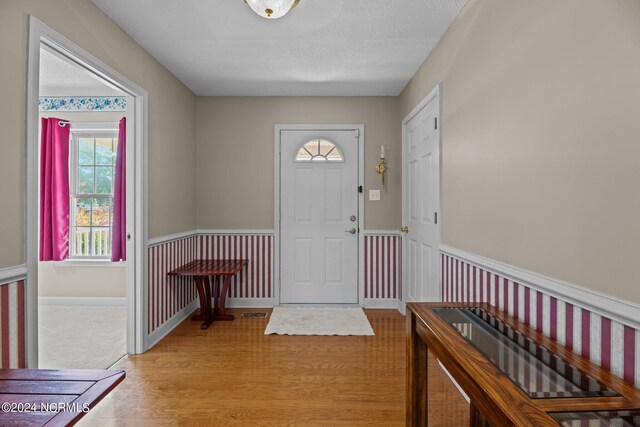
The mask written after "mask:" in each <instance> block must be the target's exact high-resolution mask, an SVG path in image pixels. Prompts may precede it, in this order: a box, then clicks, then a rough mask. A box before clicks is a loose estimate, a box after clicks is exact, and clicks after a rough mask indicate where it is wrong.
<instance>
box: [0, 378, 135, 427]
mask: <svg viewBox="0 0 640 427" xmlns="http://www.w3.org/2000/svg"><path fill="white" fill-rule="evenodd" d="M124 377H125V373H124V371H107V370H105V371H103V370H96V371H89V370H64V371H57V370H47V369H42V370H39V369H0V406H1V408H2V409H0V425H2V426H11V425H15V426H42V425H45V424H46V425H47V426H68V425H73V424H75V423H77V422H78V421H79V420H80V418H82V417H83V416H85V415H86V413H87V412H89V411H90V410H92V409H93V408H94V407H95V406H96V404H97V403H98V402H99V401H100V400H102V398H103V397H105V396H106V395H107V394H109V392H111V390H113V389H114V388H115V387H116V386H117V385H118V384H120V383H121V382H122V380H124Z"/></svg>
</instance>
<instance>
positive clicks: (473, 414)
mask: <svg viewBox="0 0 640 427" xmlns="http://www.w3.org/2000/svg"><path fill="white" fill-rule="evenodd" d="M427 351H430V352H432V353H433V355H434V356H435V357H437V358H438V360H439V361H440V362H441V363H442V365H443V366H444V367H445V368H446V369H447V371H449V373H450V374H451V376H452V377H453V378H454V379H455V381H456V382H457V383H458V385H459V386H460V388H461V389H462V390H464V392H465V393H466V394H467V395H468V396H469V400H470V424H471V425H472V426H503V425H504V426H558V425H566V426H573V425H594V424H590V422H596V423H598V422H601V423H602V424H597V425H602V426H605V425H616V426H617V425H625V426H636V425H640V390H639V389H637V388H635V387H634V386H633V385H631V384H628V383H626V382H625V381H623V380H622V379H621V378H618V377H616V376H614V375H612V374H611V373H610V372H608V371H607V370H605V369H603V368H601V367H599V366H598V365H596V364H594V363H592V362H591V361H589V360H588V359H586V358H584V357H583V356H581V355H578V354H576V353H574V352H573V351H571V350H570V349H568V348H567V347H565V346H562V345H560V344H558V343H557V342H555V341H554V340H552V339H550V338H548V337H545V336H544V335H543V334H542V333H540V332H538V331H536V330H535V329H534V328H532V327H529V326H527V325H525V324H524V323H522V322H520V321H518V320H517V319H515V318H513V317H511V316H508V315H507V314H505V313H504V312H502V311H499V310H497V309H496V308H495V307H493V306H491V305H489V304H469V303H409V304H407V425H411V426H426V425H428V419H427V418H428V372H427ZM611 420H615V422H612V421H611ZM585 423H586V424H585Z"/></svg>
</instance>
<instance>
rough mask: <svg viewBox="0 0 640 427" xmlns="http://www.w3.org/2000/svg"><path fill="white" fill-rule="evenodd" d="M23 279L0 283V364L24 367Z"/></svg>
mask: <svg viewBox="0 0 640 427" xmlns="http://www.w3.org/2000/svg"><path fill="white" fill-rule="evenodd" d="M24 310H25V280H18V281H15V282H11V283H4V284H0V337H1V338H2V339H1V340H0V341H1V349H0V366H1V367H2V368H24V367H25V364H26V357H25V312H24Z"/></svg>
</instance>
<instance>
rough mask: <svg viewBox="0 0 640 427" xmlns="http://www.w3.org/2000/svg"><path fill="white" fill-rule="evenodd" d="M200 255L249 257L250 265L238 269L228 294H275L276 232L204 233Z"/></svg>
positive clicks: (238, 296) (264, 296) (198, 250)
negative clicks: (274, 248)
mask: <svg viewBox="0 0 640 427" xmlns="http://www.w3.org/2000/svg"><path fill="white" fill-rule="evenodd" d="M197 254H198V257H202V258H210V259H211V258H221V259H247V260H249V264H248V265H247V268H246V269H244V270H242V271H241V272H240V273H238V274H237V275H236V276H235V277H234V278H233V279H232V280H231V285H230V286H229V295H228V297H229V298H267V299H270V298H272V297H273V283H274V280H273V235H271V234H201V235H199V236H198V243H197Z"/></svg>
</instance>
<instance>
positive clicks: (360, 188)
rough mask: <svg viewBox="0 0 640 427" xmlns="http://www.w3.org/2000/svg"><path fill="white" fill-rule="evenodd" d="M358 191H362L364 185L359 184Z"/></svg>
mask: <svg viewBox="0 0 640 427" xmlns="http://www.w3.org/2000/svg"><path fill="white" fill-rule="evenodd" d="M358 193H362V185H358Z"/></svg>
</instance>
